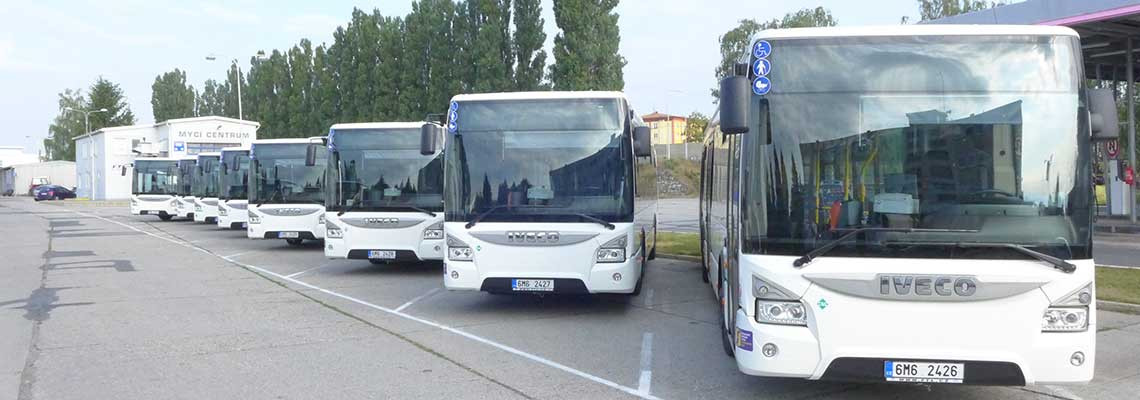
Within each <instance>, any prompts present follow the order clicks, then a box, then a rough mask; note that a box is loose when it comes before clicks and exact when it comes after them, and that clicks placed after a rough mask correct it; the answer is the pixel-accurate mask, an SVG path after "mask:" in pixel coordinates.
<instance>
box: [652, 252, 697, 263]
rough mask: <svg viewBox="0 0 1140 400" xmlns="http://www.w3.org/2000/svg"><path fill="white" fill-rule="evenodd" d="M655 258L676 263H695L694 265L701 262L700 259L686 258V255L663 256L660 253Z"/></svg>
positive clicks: (694, 257) (695, 257)
mask: <svg viewBox="0 0 1140 400" xmlns="http://www.w3.org/2000/svg"><path fill="white" fill-rule="evenodd" d="M657 257H659V258H668V259H670V260H677V261H688V262H695V263H700V262H701V258H700V257H697V256H686V255H681V254H663V253H661V254H657Z"/></svg>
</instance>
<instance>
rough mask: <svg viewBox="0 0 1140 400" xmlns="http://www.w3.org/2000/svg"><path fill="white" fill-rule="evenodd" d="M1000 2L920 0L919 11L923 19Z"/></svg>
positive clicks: (941, 16) (955, 13) (927, 19)
mask: <svg viewBox="0 0 1140 400" xmlns="http://www.w3.org/2000/svg"><path fill="white" fill-rule="evenodd" d="M997 4H998V3H992V2H986V1H984V0H918V13H919V17H920V18H922V20H923V21H929V20H932V19H939V18H943V17H950V16H954V15H958V14H962V13H968V12H972V11H979V10H985V9H987V8H991V7H994V6H996V5H997Z"/></svg>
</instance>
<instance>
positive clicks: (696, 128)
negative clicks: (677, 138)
mask: <svg viewBox="0 0 1140 400" xmlns="http://www.w3.org/2000/svg"><path fill="white" fill-rule="evenodd" d="M708 126H709V117H707V116H705V115H704V114H701V113H700V112H699V111H693V113H692V114H689V118H687V119H686V120H685V133H684V137H685V142H686V143H700V142H701V141H703V140H704V139H705V128H708Z"/></svg>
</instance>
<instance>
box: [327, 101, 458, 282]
mask: <svg viewBox="0 0 1140 400" xmlns="http://www.w3.org/2000/svg"><path fill="white" fill-rule="evenodd" d="M423 125H424V123H423V122H379V123H358V124H337V125H333V126H332V128H330V129H329V136H328V139H327V140H326V141H327V147H328V152H329V156H328V168H327V170H326V173H327V174H328V178H327V179H326V182H333V184H331V185H329V186H328V202H327V203H326V207H325V208H326V213H325V229H326V233H325V256H327V257H329V258H347V259H367V260H368V261H369V262H372V263H373V264H378V263H384V262H392V261H422V260H442V259H443V154H442V153H440V154H432V155H422V154H420V151H419V150H420V147H419V146H420V134H421V127H422V126H423Z"/></svg>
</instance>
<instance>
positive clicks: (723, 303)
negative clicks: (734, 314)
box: [717, 271, 736, 358]
mask: <svg viewBox="0 0 1140 400" xmlns="http://www.w3.org/2000/svg"><path fill="white" fill-rule="evenodd" d="M719 275H720V277H719V280H720V282H721V284H720V287H721V289H720V290H719V291H718V294H719V296H717V297H719V298H720V344H721V346H722V347H724V354H727V355H728V356H729V357H730V358H736V354H735V353H734V352H733V350H734V349H733V346H732V339H731V338H729V336H731V333H730V332H729V331H728V298H727V295H728V290H727V288H728V285H726V284H724V283H725V282H724V280H725V278H724V271H721V272H720V274H719Z"/></svg>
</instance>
